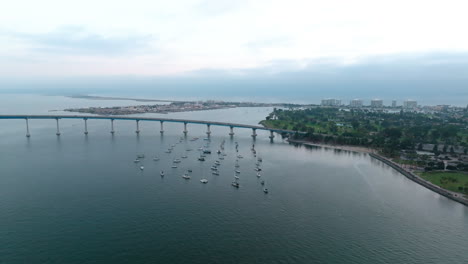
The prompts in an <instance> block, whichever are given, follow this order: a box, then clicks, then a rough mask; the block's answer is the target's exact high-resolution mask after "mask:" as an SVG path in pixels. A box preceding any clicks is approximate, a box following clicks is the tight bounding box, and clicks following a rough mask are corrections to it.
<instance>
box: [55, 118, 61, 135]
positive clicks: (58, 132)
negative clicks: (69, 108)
mask: <svg viewBox="0 0 468 264" xmlns="http://www.w3.org/2000/svg"><path fill="white" fill-rule="evenodd" d="M55 121H57V133H55V135H57V136H60V127H59V119H58V118H55Z"/></svg>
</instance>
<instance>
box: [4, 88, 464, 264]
mask: <svg viewBox="0 0 468 264" xmlns="http://www.w3.org/2000/svg"><path fill="white" fill-rule="evenodd" d="M26 97H27V98H26ZM26 97H24V96H12V97H9V98H7V97H2V98H0V112H1V113H14V112H22V113H47V111H48V110H50V109H63V108H65V107H69V106H88V105H109V104H110V105H114V104H115V102H112V101H102V102H100V101H87V100H78V99H63V98H61V97H41V96H33V95H27V96H26ZM25 100H27V102H28V103H27V104H24V102H25ZM64 100H66V101H64ZM21 102H23V104H20V103H21ZM119 104H123V103H121V102H119ZM127 104H135V102H128V103H127ZM270 110H271V109H266V108H241V109H227V110H219V111H218V110H217V111H203V112H192V113H176V114H170V115H165V116H173V117H188V118H192V119H206V120H223V121H224V120H230V121H232V122H240V123H249V124H256V123H257V122H258V121H259V120H261V119H262V118H263V117H264V116H266V115H267V114H268V113H269V111H270ZM57 113H61V112H57ZM153 116H157V115H153ZM0 126H1V130H0V212H1V213H0V263H467V262H468V251H467V250H466V249H467V247H468V208H466V207H464V206H462V205H460V204H458V203H455V202H452V201H450V200H448V199H446V198H444V197H441V196H440V195H438V194H435V193H433V192H431V191H429V190H427V189H425V188H423V187H421V186H419V185H417V184H415V183H413V182H411V181H409V180H408V179H406V178H405V177H403V176H402V175H399V174H398V173H396V172H395V171H394V170H392V169H391V168H389V167H388V166H385V165H383V164H382V163H380V162H378V161H376V160H373V159H371V158H370V157H368V156H367V155H364V154H356V153H351V152H344V151H334V150H329V149H322V148H305V147H295V146H292V145H289V144H287V143H285V142H283V141H282V140H281V139H280V138H279V137H278V136H277V137H276V138H275V142H274V143H270V142H269V140H268V138H267V134H266V133H262V132H259V136H258V138H257V140H256V142H255V147H256V149H257V152H258V154H259V156H261V157H262V158H263V162H262V165H261V167H262V169H263V171H262V178H261V179H258V178H257V177H256V176H255V171H254V170H253V169H254V167H255V158H254V157H253V154H252V152H251V151H250V147H251V145H252V138H251V137H250V136H249V135H250V131H248V130H239V129H238V130H236V131H235V132H236V135H235V136H234V138H233V139H230V137H229V136H228V135H227V134H228V132H229V131H228V129H227V128H218V127H212V136H211V141H209V142H208V141H205V140H203V138H204V137H205V135H204V131H205V127H203V126H196V125H189V136H188V137H187V139H183V140H182V142H181V143H177V142H179V138H180V136H182V130H183V128H182V126H181V125H180V124H179V125H177V124H165V130H166V133H165V134H164V136H161V135H160V134H159V122H158V123H151V122H142V124H140V128H141V130H142V133H141V135H140V136H138V137H137V136H136V135H135V132H134V130H135V124H134V122H124V121H121V122H117V121H116V122H115V129H116V131H117V133H116V134H115V136H111V135H110V133H109V130H110V123H109V122H105V121H96V120H89V121H88V129H89V135H88V136H87V137H85V136H84V135H83V122H82V121H80V120H62V121H61V132H62V135H61V136H60V138H57V137H56V136H55V121H53V120H49V121H47V120H42V121H41V120H32V121H30V129H31V134H32V137H31V138H30V139H26V137H24V134H25V131H24V130H25V127H24V121H23V120H16V121H15V120H9V121H6V120H2V121H0ZM195 136H196V137H200V139H199V140H197V141H190V139H191V138H192V137H195ZM223 140H226V143H225V148H226V154H227V156H226V157H225V160H221V166H220V175H219V176H216V175H212V174H211V170H210V167H211V166H212V165H213V164H214V161H215V160H216V159H217V154H216V153H214V151H216V150H217V149H218V146H219V144H220V143H221V141H223ZM236 141H237V142H238V143H239V153H240V154H241V155H243V156H244V158H243V159H240V160H239V163H240V168H239V170H240V171H241V173H240V175H239V177H240V180H239V182H240V184H241V187H240V188H239V189H235V188H233V187H232V186H231V185H230V183H231V181H232V180H233V176H234V164H235V155H236V152H235V143H234V142H236ZM172 144H175V145H176V146H175V148H174V151H173V152H172V153H171V154H167V153H165V150H166V149H167V148H168V147H169V146H170V145H172ZM205 144H209V146H210V149H211V150H212V151H213V154H211V155H208V157H207V160H206V161H205V162H199V161H198V160H197V157H198V155H199V153H198V151H197V149H198V148H199V147H201V146H203V145H205ZM187 148H192V149H193V151H188V152H186V151H185V150H186V149H187ZM140 153H144V154H146V156H147V157H146V158H145V159H144V160H143V161H142V163H141V164H135V163H133V160H134V159H135V156H136V155H137V154H140ZM185 153H186V154H187V156H188V158H187V159H182V162H181V163H180V164H179V167H178V168H176V169H172V168H171V165H172V160H173V159H174V158H180V157H181V156H182V155H184V154H185ZM153 156H159V157H160V158H161V159H160V160H159V161H153V160H152V157H153ZM140 165H144V166H145V169H144V171H141V170H140V169H139V166H140ZM189 168H190V169H192V170H193V174H192V179H190V180H184V179H183V178H182V177H181V176H182V174H183V173H184V172H185V170H187V169H189ZM160 170H164V171H165V172H166V176H165V177H164V178H161V177H160V176H159V172H160ZM202 177H206V178H207V179H208V180H209V182H208V184H206V185H204V184H201V183H200V181H199V180H200V179H201V178H202ZM262 179H263V180H265V181H266V185H267V187H268V188H269V190H270V193H269V194H264V193H263V192H262V186H261V185H260V181H261V180H262Z"/></svg>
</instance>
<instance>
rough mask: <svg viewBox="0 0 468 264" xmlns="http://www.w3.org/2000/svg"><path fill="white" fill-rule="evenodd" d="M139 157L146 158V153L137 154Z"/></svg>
mask: <svg viewBox="0 0 468 264" xmlns="http://www.w3.org/2000/svg"><path fill="white" fill-rule="evenodd" d="M137 158H139V159H144V158H145V154H138V155H137Z"/></svg>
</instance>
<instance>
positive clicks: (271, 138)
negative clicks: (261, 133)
mask: <svg viewBox="0 0 468 264" xmlns="http://www.w3.org/2000/svg"><path fill="white" fill-rule="evenodd" d="M269 138H270V140H271V141H273V138H275V135H274V134H273V130H270V136H269Z"/></svg>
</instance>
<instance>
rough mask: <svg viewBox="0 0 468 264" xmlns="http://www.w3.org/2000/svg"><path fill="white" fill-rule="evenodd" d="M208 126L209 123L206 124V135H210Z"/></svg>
mask: <svg viewBox="0 0 468 264" xmlns="http://www.w3.org/2000/svg"><path fill="white" fill-rule="evenodd" d="M210 126H211V125H210V124H206V134H207V135H208V136H210V134H211V130H210Z"/></svg>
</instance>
